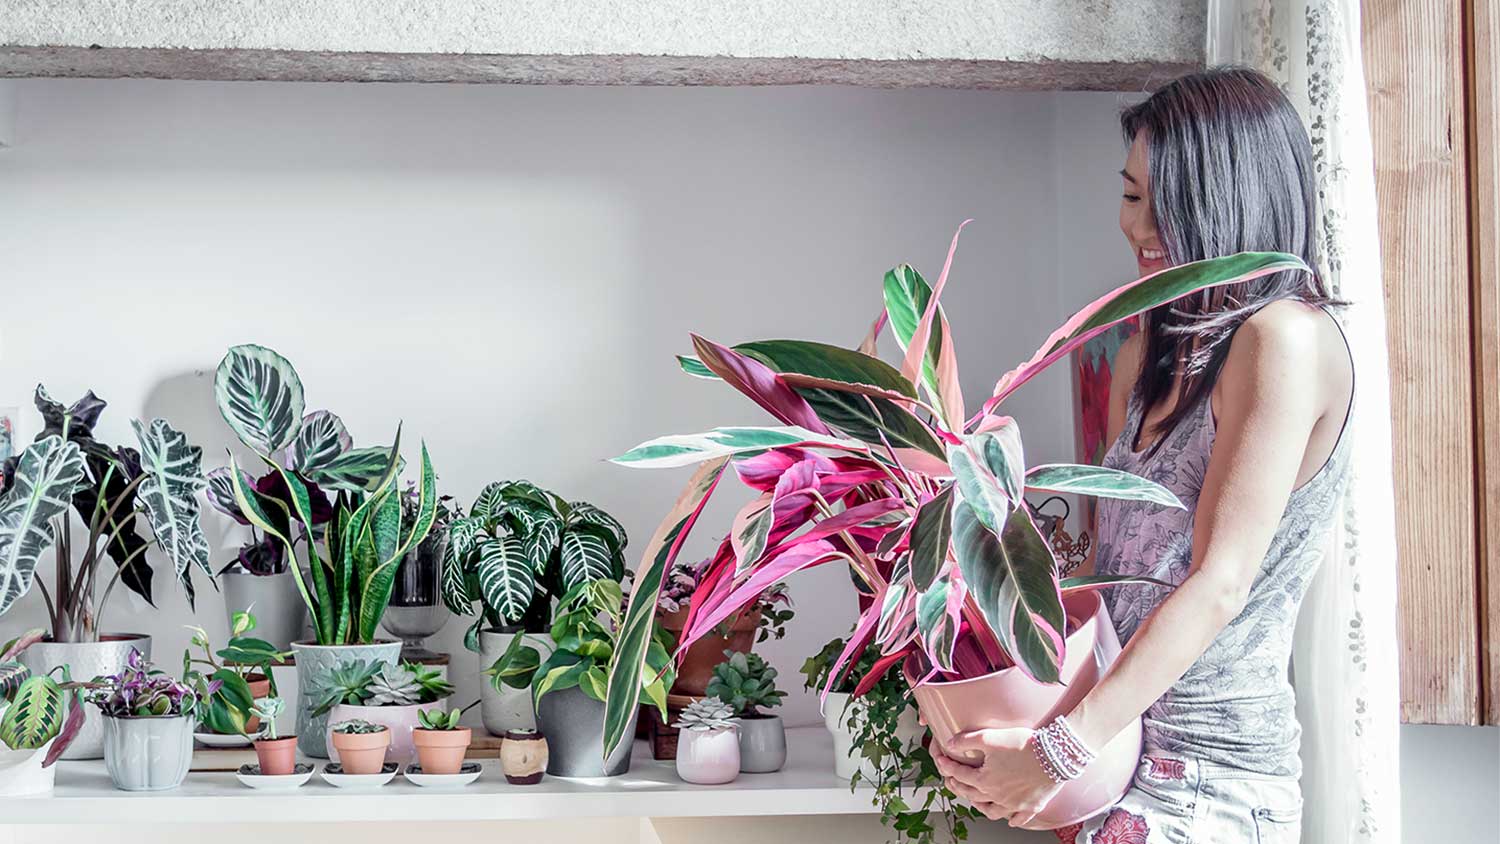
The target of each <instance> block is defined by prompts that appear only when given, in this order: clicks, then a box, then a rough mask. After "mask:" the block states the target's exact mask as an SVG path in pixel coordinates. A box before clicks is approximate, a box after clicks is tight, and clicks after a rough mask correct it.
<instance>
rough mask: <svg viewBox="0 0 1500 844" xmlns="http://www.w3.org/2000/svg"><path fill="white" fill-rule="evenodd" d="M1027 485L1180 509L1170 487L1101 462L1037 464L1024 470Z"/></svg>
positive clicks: (1040, 488) (1180, 506)
mask: <svg viewBox="0 0 1500 844" xmlns="http://www.w3.org/2000/svg"><path fill="white" fill-rule="evenodd" d="M1026 488H1027V489H1034V490H1038V491H1040V492H1059V493H1064V494H1071V495H1093V496H1096V497H1099V498H1124V499H1126V500H1129V501H1149V502H1151V503H1152V504H1160V505H1161V506H1163V507H1175V508H1176V509H1178V510H1181V509H1183V507H1182V502H1181V501H1179V500H1178V499H1177V496H1176V495H1173V494H1172V491H1171V490H1170V489H1167V488H1166V487H1164V486H1162V485H1161V484H1158V483H1155V482H1153V481H1148V480H1146V479H1145V478H1143V477H1141V476H1140V475H1132V474H1130V473H1129V472H1122V471H1120V470H1119V469H1108V468H1105V467H1104V466H1088V465H1083V464H1078V463H1054V464H1048V465H1045V466H1037V467H1036V468H1034V469H1032V470H1031V471H1029V472H1027V473H1026Z"/></svg>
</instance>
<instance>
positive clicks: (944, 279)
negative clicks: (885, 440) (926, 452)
mask: <svg viewBox="0 0 1500 844" xmlns="http://www.w3.org/2000/svg"><path fill="white" fill-rule="evenodd" d="M972 222H973V220H964V221H963V222H962V223H959V225H958V231H956V232H954V233H953V242H952V243H950V244H949V245H948V257H947V258H946V259H944V261H943V272H942V273H941V274H939V275H938V280H937V284H936V285H934V286H933V288H932V295H931V296H929V297H928V299H927V310H926V311H925V312H923V314H922V319H921V321H920V322H918V323H917V329H916V331H914V332H912V335H911V342H910V343H908V344H907V346H906V359H905V360H903V361H902V362H901V377H903V378H905V379H906V380H908V381H910V382H912V383H913V384H916V383H917V379H918V377H919V375H920V374H921V372H922V358H923V357H924V356H925V355H926V354H927V338H928V337H930V336H931V335H932V320H933V315H934V314H936V313H937V309H938V297H939V296H941V295H943V287H944V285H946V284H947V283H948V270H949V269H951V268H952V267H953V253H954V252H956V251H958V236H959V235H961V234H963V233H964V226H967V225H968V224H969V223H972ZM955 424H956V420H955Z"/></svg>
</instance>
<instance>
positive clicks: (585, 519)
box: [568, 501, 629, 549]
mask: <svg viewBox="0 0 1500 844" xmlns="http://www.w3.org/2000/svg"><path fill="white" fill-rule="evenodd" d="M568 508H569V510H570V511H571V512H570V513H569V514H568V524H569V525H570V526H571V525H598V526H599V527H602V528H604V529H605V530H607V531H609V533H610V535H611V536H613V537H614V538H615V545H616V546H617V547H619V548H621V549H624V547H625V546H626V545H627V544H628V543H629V538H628V537H626V535H625V526H624V525H622V524H620V522H619V521H618V520H616V519H615V517H614V516H611V515H610V514H608V513H606V512H604V511H603V510H601V509H599V508H598V507H595V506H594V505H592V504H590V503H588V502H587V501H574V502H572V503H571V504H569V505H568Z"/></svg>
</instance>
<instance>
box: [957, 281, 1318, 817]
mask: <svg viewBox="0 0 1500 844" xmlns="http://www.w3.org/2000/svg"><path fill="white" fill-rule="evenodd" d="M1273 307H1274V306H1273ZM1302 310H1304V309H1301V308H1298V311H1302ZM1318 336H1319V335H1318V330H1317V326H1316V325H1313V324H1311V323H1310V322H1308V321H1306V320H1305V319H1303V318H1302V316H1301V314H1294V313H1292V312H1290V311H1289V310H1288V309H1284V308H1279V307H1278V308H1275V310H1274V312H1272V308H1267V309H1266V310H1265V311H1262V312H1261V313H1260V314H1257V315H1256V317H1253V318H1251V319H1250V320H1249V321H1247V322H1246V324H1245V325H1244V326H1242V327H1241V328H1240V330H1239V331H1238V332H1236V334H1235V337H1234V340H1233V341H1232V342H1231V346H1230V351H1229V355H1228V358H1227V360H1226V362H1225V365H1224V369H1223V371H1222V373H1221V375H1220V385H1221V386H1222V387H1223V389H1222V390H1220V391H1219V393H1220V395H1221V404H1220V414H1219V421H1218V428H1217V432H1216V434H1215V441H1214V447H1213V453H1212V455H1211V456H1210V458H1209V465H1208V471H1207V474H1206V476H1205V478H1204V483H1203V489H1202V491H1201V493H1200V496H1199V499H1198V508H1197V510H1196V512H1195V519H1194V530H1193V565H1192V569H1191V570H1190V572H1189V574H1188V576H1187V578H1186V579H1185V580H1184V581H1183V583H1182V584H1181V585H1180V586H1178V587H1177V589H1176V590H1174V591H1173V592H1172V594H1171V595H1169V596H1168V597H1167V598H1166V599H1165V600H1164V601H1162V603H1161V604H1160V605H1159V606H1158V607H1157V608H1156V610H1155V611H1153V612H1152V613H1151V615H1150V616H1148V618H1147V619H1146V621H1145V622H1144V623H1143V624H1142V625H1141V627H1140V629H1138V630H1137V631H1136V633H1135V635H1134V636H1133V637H1132V638H1131V640H1130V642H1129V643H1128V644H1127V645H1126V646H1125V648H1124V650H1123V651H1122V652H1121V654H1120V657H1119V659H1118V660H1117V661H1116V662H1115V664H1114V665H1113V666H1112V668H1111V669H1110V671H1109V672H1108V673H1107V674H1106V675H1105V676H1104V677H1103V678H1102V679H1101V680H1100V681H1099V683H1098V685H1096V686H1095V687H1094V688H1093V690H1092V691H1090V692H1089V694H1088V695H1087V696H1086V697H1085V698H1084V699H1083V700H1082V701H1081V702H1080V703H1079V704H1078V706H1077V707H1076V708H1075V709H1074V710H1073V712H1071V713H1069V715H1068V721H1069V724H1070V725H1071V726H1072V728H1073V730H1074V732H1076V733H1077V734H1078V736H1079V737H1080V738H1082V739H1083V740H1084V742H1085V743H1087V744H1088V745H1089V746H1090V747H1093V748H1095V749H1098V748H1101V747H1103V746H1104V745H1105V744H1106V743H1107V742H1108V741H1109V739H1110V738H1112V737H1113V736H1114V735H1115V734H1116V733H1118V732H1119V731H1120V730H1121V729H1124V727H1125V726H1126V725H1127V724H1129V723H1130V722H1131V721H1132V720H1134V719H1135V718H1137V717H1139V716H1140V714H1141V713H1142V712H1144V711H1145V710H1146V709H1147V707H1149V706H1150V705H1151V704H1152V703H1154V702H1155V701H1156V700H1157V699H1158V698H1159V697H1161V695H1162V693H1163V692H1165V691H1166V690H1167V689H1168V688H1170V687H1171V685H1172V684H1173V683H1175V682H1176V681H1177V680H1178V678H1180V677H1181V676H1182V675H1183V674H1184V673H1185V672H1186V671H1187V669H1188V668H1189V667H1190V666H1192V664H1193V662H1194V661H1196V660H1197V659H1198V658H1199V657H1200V656H1202V655H1203V652H1204V651H1206V650H1207V649H1208V646H1209V644H1210V643H1212V642H1213V640H1214V637H1215V636H1217V635H1218V634H1219V632H1220V631H1221V630H1223V629H1224V627H1225V626H1226V625H1228V624H1229V622H1230V621H1232V620H1234V618H1235V617H1236V616H1237V615H1238V614H1239V613H1240V611H1241V610H1242V609H1243V608H1244V605H1245V601H1246V599H1247V597H1248V594H1249V590H1250V585H1251V583H1252V582H1253V581H1254V579H1255V575H1256V573H1257V572H1258V571H1259V570H1260V566H1261V563H1262V561H1263V560H1264V558H1265V554H1266V550H1267V549H1268V548H1269V547H1270V543H1271V539H1272V538H1273V536H1274V535H1275V532H1276V528H1277V525H1278V524H1279V523H1280V521H1281V516H1282V513H1283V511H1284V510H1285V509H1286V503H1287V499H1288V498H1289V497H1290V495H1291V493H1292V490H1293V488H1294V486H1295V484H1296V480H1297V473H1298V469H1299V467H1300V466H1301V463H1302V459H1303V456H1304V452H1305V451H1306V448H1307V443H1308V440H1309V437H1310V435H1311V433H1312V430H1313V427H1314V425H1316V424H1317V422H1318V420H1319V418H1320V416H1321V414H1322V404H1323V402H1322V396H1323V390H1321V389H1320V387H1322V386H1323V383H1322V379H1321V378H1320V374H1319V373H1320V371H1321V370H1322V369H1323V367H1321V366H1319V365H1318V361H1319V360H1320V357H1321V356H1320V354H1319V339H1318ZM1030 734H1031V731H1030V730H980V731H975V732H973V733H967V734H963V735H961V736H956V737H955V738H954V740H953V741H952V742H950V743H949V745H948V748H946V750H950V751H953V752H959V751H966V750H981V751H982V752H984V755H985V761H984V763H983V764H982V765H981V766H980V767H979V768H977V769H970V768H966V767H965V766H962V765H961V763H957V762H956V761H954V760H952V759H941V760H939V765H938V767H939V769H940V770H942V772H943V773H944V774H945V775H946V776H948V777H950V783H952V786H953V787H954V788H955V791H957V792H958V793H960V794H962V795H963V796H966V797H969V798H970V799H971V800H976V801H982V802H988V803H990V804H992V805H991V806H989V807H981V809H982V810H983V811H985V812H986V814H988V815H990V816H991V817H995V816H997V815H998V816H1003V817H1008V818H1011V820H1012V823H1013V824H1014V825H1018V826H1020V825H1025V824H1027V823H1028V822H1030V821H1031V819H1032V818H1033V817H1034V816H1035V815H1036V813H1037V811H1039V810H1040V809H1041V808H1042V807H1043V806H1044V805H1046V801H1047V800H1048V799H1050V798H1051V796H1052V795H1053V794H1055V793H1056V790H1057V786H1056V785H1054V784H1053V783H1052V782H1051V781H1050V780H1049V779H1048V778H1047V777H1046V775H1045V774H1044V773H1043V772H1042V771H1041V768H1040V766H1039V765H1038V764H1037V762H1036V760H1035V758H1034V757H1033V756H1032V754H1031V752H1030V749H1029V748H1028V747H1027V741H1028V740H1029V739H1030Z"/></svg>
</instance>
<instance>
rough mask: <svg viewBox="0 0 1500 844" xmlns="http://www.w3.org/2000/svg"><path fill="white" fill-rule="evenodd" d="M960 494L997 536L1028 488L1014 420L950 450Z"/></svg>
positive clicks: (972, 436)
mask: <svg viewBox="0 0 1500 844" xmlns="http://www.w3.org/2000/svg"><path fill="white" fill-rule="evenodd" d="M948 467H949V468H950V469H952V470H953V477H954V480H955V481H956V482H957V486H958V491H959V494H960V495H961V496H962V497H963V500H964V501H965V502H966V503H967V504H968V505H969V506H970V507H972V508H973V510H974V514H975V515H976V516H977V517H978V518H979V521H980V522H982V523H983V524H984V526H985V527H987V528H989V529H990V530H991V531H994V532H995V533H997V534H998V533H999V532H1000V529H1001V527H1002V526H1003V525H1004V524H1005V519H1006V516H1007V515H1008V514H1009V513H1010V511H1011V510H1012V509H1017V508H1018V505H1019V504H1020V502H1021V493H1022V490H1023V489H1024V486H1025V477H1026V464H1025V462H1024V456H1023V455H1022V452H1021V431H1020V428H1019V426H1017V425H1016V423H1015V421H1014V420H1009V421H1007V423H1006V424H1005V425H1003V426H1001V427H999V428H996V429H994V430H990V431H985V432H982V433H978V434H971V435H969V436H966V437H964V438H963V442H961V443H958V444H956V445H950V446H949V447H948Z"/></svg>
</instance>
